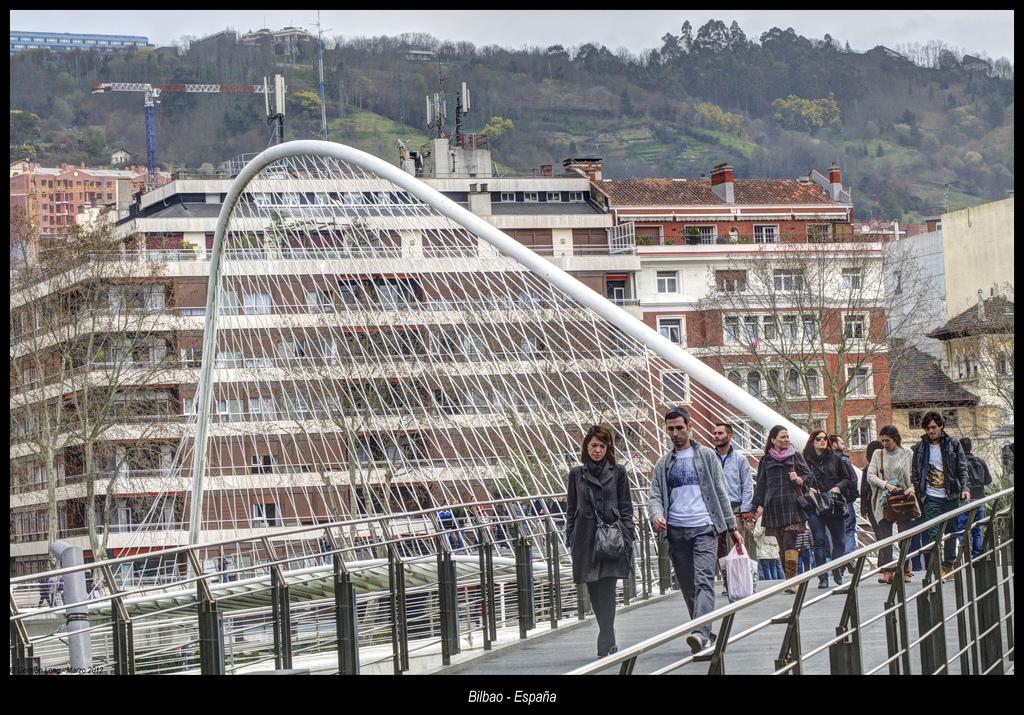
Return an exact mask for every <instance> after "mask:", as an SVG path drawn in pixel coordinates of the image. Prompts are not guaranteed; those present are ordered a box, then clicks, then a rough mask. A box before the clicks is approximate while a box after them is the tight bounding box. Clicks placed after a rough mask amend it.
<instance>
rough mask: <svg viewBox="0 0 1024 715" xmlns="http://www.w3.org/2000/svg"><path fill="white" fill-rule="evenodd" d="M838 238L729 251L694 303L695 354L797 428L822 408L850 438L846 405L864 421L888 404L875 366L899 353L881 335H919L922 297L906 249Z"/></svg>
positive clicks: (809, 423) (884, 384)
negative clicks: (895, 278)
mask: <svg viewBox="0 0 1024 715" xmlns="http://www.w3.org/2000/svg"><path fill="white" fill-rule="evenodd" d="M839 240H842V241H843V242H841V243H840V242H833V241H832V240H831V238H830V237H826V236H821V237H818V238H817V240H816V239H815V237H813V236H812V241H811V242H810V243H800V244H766V245H765V246H764V247H763V248H762V249H761V250H760V251H758V252H757V254H756V255H753V256H752V255H751V254H750V253H749V252H747V253H741V252H739V251H737V252H735V253H732V254H730V257H729V259H728V260H727V261H726V262H725V263H724V264H722V263H720V264H716V265H713V266H712V267H711V268H710V269H709V273H710V275H709V282H710V290H709V292H708V293H707V295H706V297H705V298H704V299H702V300H701V301H700V302H699V305H698V307H699V309H700V310H701V311H702V312H704V314H705V316H706V318H705V321H706V324H705V336H706V338H707V340H706V342H707V345H706V346H702V347H703V350H700V351H699V352H701V353H703V354H704V355H705V356H707V357H710V358H712V359H713V361H714V362H717V363H718V365H717V367H719V369H721V370H722V371H723V372H724V373H725V374H726V376H727V377H728V378H729V379H731V380H732V381H733V382H735V383H737V384H739V385H740V386H742V387H744V388H746V389H747V390H748V391H750V392H751V393H752V394H755V395H757V396H758V397H760V398H761V399H763V400H765V401H766V402H768V403H769V404H771V405H772V406H773V407H774V408H775V409H776V410H778V411H779V412H780V413H781V414H783V415H785V416H786V417H789V418H790V419H792V420H793V421H794V422H797V423H798V424H804V425H807V426H808V427H810V426H812V425H814V424H815V420H814V419H813V417H812V415H813V414H814V412H815V408H816V407H819V408H821V407H822V403H823V402H824V410H827V413H828V417H829V418H830V422H831V423H832V425H834V429H835V431H836V432H837V433H840V434H844V435H846V436H847V438H849V431H852V430H854V429H857V428H858V427H859V426H860V424H861V423H860V422H856V421H855V422H851V423H850V430H849V431H848V430H846V429H844V425H843V423H842V415H843V412H844V407H845V406H846V405H847V403H850V402H852V401H857V403H858V404H857V412H859V413H860V414H862V415H871V414H874V413H875V412H876V411H877V410H878V409H879V407H883V406H887V405H888V402H889V394H888V386H887V371H886V370H884V369H882V368H881V366H882V365H885V364H886V363H887V364H888V365H889V366H890V369H898V363H899V361H900V360H901V358H902V354H901V351H900V349H899V348H893V347H891V346H889V345H888V344H887V338H888V336H889V335H904V334H908V333H919V332H920V331H921V330H922V328H923V325H924V321H925V311H924V308H925V307H926V306H925V300H926V295H927V294H926V293H925V292H924V291H922V290H921V286H920V285H918V283H919V279H918V278H917V276H919V275H920V272H919V271H915V270H913V268H912V266H913V265H914V263H913V258H912V256H910V255H909V254H908V252H907V251H906V250H897V251H893V252H883V251H882V250H881V244H879V243H876V242H867V241H863V240H860V238H859V237H847V238H844V239H839ZM889 261H898V263H897V265H900V266H901V268H902V275H903V276H905V277H904V278H903V282H902V284H901V285H900V286H899V289H898V290H896V289H894V288H887V285H886V281H884V280H883V276H885V275H887V273H891V272H892V271H891V270H888V269H887V264H888V262H889ZM718 331H721V334H722V339H721V340H718V339H717V337H716V336H717V334H718ZM876 373H879V374H876ZM879 377H881V378H882V379H881V380H878V379H877V378H879ZM877 426H880V425H876V427H877Z"/></svg>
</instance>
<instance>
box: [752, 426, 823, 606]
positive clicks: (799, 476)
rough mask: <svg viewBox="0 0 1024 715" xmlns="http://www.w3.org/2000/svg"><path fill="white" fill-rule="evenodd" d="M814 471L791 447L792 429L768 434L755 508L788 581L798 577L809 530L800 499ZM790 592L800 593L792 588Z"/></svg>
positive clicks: (760, 467) (773, 431)
mask: <svg viewBox="0 0 1024 715" xmlns="http://www.w3.org/2000/svg"><path fill="white" fill-rule="evenodd" d="M809 477H810V470H809V469H808V468H807V463H806V462H804V459H803V457H801V456H800V454H799V453H798V452H797V451H796V450H795V449H794V448H793V447H792V446H791V445H790V444H789V430H787V429H786V428H785V427H783V426H782V425H775V426H774V427H772V429H771V431H770V432H769V433H768V443H767V444H766V445H765V447H764V455H763V456H762V457H761V462H760V464H758V465H757V479H756V480H755V486H754V501H753V505H754V507H755V508H756V509H757V515H758V517H762V518H763V519H764V530H765V533H767V534H768V535H770V536H773V537H775V540H776V542H777V543H778V545H779V551H780V552H781V553H782V570H783V572H784V573H785V575H786V578H787V579H791V578H793V577H794V576H796V575H797V569H798V568H799V560H800V553H799V551H798V550H797V545H796V540H797V537H798V536H800V534H801V533H803V532H804V531H806V530H807V524H806V521H805V517H804V513H803V511H801V509H800V505H799V503H798V502H797V498H798V497H799V496H801V495H803V494H804V493H805V491H806V489H807V488H808V486H807V485H806V484H805V480H806V479H808V478H809ZM786 592H787V593H796V589H795V588H793V587H792V586H790V587H789V588H787V589H786Z"/></svg>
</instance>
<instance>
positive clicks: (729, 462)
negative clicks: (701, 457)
mask: <svg viewBox="0 0 1024 715" xmlns="http://www.w3.org/2000/svg"><path fill="white" fill-rule="evenodd" d="M732 432H733V428H732V425H731V424H729V423H728V422H718V423H716V424H715V428H714V429H713V430H711V441H712V442H714V445H715V453H716V454H717V456H718V461H719V462H721V464H722V473H723V474H724V475H725V488H726V491H727V492H728V493H729V504H730V506H731V509H732V514H733V516H735V517H737V525H738V526H739V529H740V535H741V536H742V537H743V541H744V543H746V544H748V545H749V544H750V542H751V541H752V540H751V539H750V529H751V527H752V526H753V522H754V521H755V518H754V517H755V514H754V507H753V505H752V504H751V502H752V501H753V499H754V472H753V470H752V469H751V468H750V462H749V461H748V460H747V455H746V454H744V453H743V452H741V451H739V450H738V449H736V448H735V447H733V445H732ZM726 533H727V532H724V531H723V532H722V533H720V534H719V535H718V558H719V559H721V558H722V557H723V556H725V555H726V554H728V553H729V549H730V543H729V539H728V538H727V537H726ZM750 558H752V559H753V558H757V557H756V555H755V554H751V556H750ZM722 579H723V581H724V580H725V574H724V573H723V574H722ZM723 585H725V587H726V588H725V593H724V594H723V595H728V585H727V584H723Z"/></svg>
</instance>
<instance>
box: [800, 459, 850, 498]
mask: <svg viewBox="0 0 1024 715" xmlns="http://www.w3.org/2000/svg"><path fill="white" fill-rule="evenodd" d="M804 461H805V462H807V466H808V467H809V468H810V470H811V474H812V475H813V477H812V480H811V485H812V486H813V487H814V488H815V489H817V490H818V491H820V492H827V491H829V490H831V489H832V487H839V491H841V492H842V493H843V496H844V497H845V498H846V499H849V498H850V493H851V492H853V491H856V481H853V483H851V479H850V474H849V472H848V471H847V469H846V461H845V460H844V459H843V458H842V457H841V456H839V455H838V454H836V453H834V452H827V453H825V454H823V455H821V457H820V458H818V457H817V455H811V456H810V457H807V458H805V459H804Z"/></svg>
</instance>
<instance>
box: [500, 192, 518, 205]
mask: <svg viewBox="0 0 1024 715" xmlns="http://www.w3.org/2000/svg"><path fill="white" fill-rule="evenodd" d="M499 201H500V203H515V201H516V194H515V192H514V191H502V192H501V199H500V200H499Z"/></svg>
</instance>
